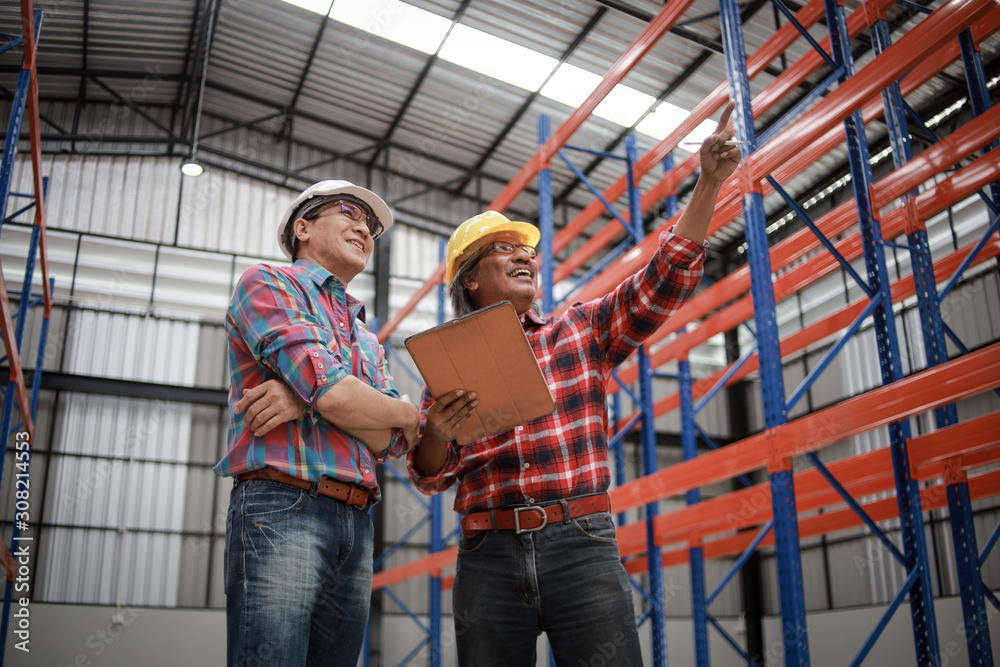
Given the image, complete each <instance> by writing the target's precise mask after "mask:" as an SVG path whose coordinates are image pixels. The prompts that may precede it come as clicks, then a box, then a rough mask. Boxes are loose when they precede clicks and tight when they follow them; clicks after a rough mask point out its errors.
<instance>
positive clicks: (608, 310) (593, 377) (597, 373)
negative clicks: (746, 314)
mask: <svg viewBox="0 0 1000 667" xmlns="http://www.w3.org/2000/svg"><path fill="white" fill-rule="evenodd" d="M704 259H705V251H704V247H703V246H702V245H699V244H697V243H695V242H693V241H690V240H688V239H685V238H683V237H680V236H674V235H673V234H672V233H670V232H669V231H667V232H663V233H662V234H661V236H660V247H659V250H658V251H657V252H656V253H655V254H654V255H653V257H652V259H650V261H649V264H648V265H647V266H646V268H645V269H643V270H642V271H640V272H638V273H637V274H635V275H634V276H632V277H631V278H629V279H628V280H626V281H625V282H623V283H622V284H621V285H619V286H618V287H617V288H616V289H615V290H614V291H613V292H611V293H610V294H608V295H606V296H604V297H602V298H600V299H596V300H594V301H590V302H588V303H576V304H574V305H573V306H572V307H570V308H569V309H568V310H567V311H566V313H565V314H563V315H561V316H559V317H556V318H551V319H542V318H540V317H538V316H537V315H536V314H535V313H534V312H533V311H528V312H527V313H525V314H524V316H522V318H521V324H522V326H523V327H524V332H525V335H526V336H527V338H528V342H529V343H530V344H531V349H532V350H534V352H535V358H536V359H538V364H539V365H540V366H541V368H542V372H543V373H544V374H545V379H546V381H547V382H548V385H549V389H551V390H552V395H553V396H554V397H555V402H556V409H555V411H554V412H552V414H549V415H546V416H545V417H540V418H538V419H536V420H534V421H531V422H528V423H526V424H523V425H521V426H518V427H516V428H513V429H511V430H509V431H506V432H504V433H500V434H497V435H494V436H491V437H489V438H484V439H482V440H479V441H477V442H474V443H472V444H470V445H467V446H465V447H461V448H459V447H458V446H457V445H456V444H455V443H454V442H452V443H451V445H450V446H449V447H448V457H447V460H446V461H445V464H444V466H443V467H442V468H441V470H440V471H438V473H437V474H435V475H430V476H423V475H421V474H420V473H419V472H418V471H417V470H416V469H415V468H414V466H413V461H414V454H415V449H412V450H410V452H409V454H408V459H407V460H408V468H409V471H410V477H411V479H413V482H414V483H415V484H416V485H417V487H418V488H419V489H420V490H421V491H423V492H424V493H426V494H434V493H439V492H441V491H444V490H445V489H447V488H448V487H450V486H451V485H452V484H454V483H455V481H456V480H457V481H458V494H457V497H456V498H455V511H456V512H458V513H459V514H469V513H472V512H477V511H482V510H486V509H490V508H496V507H509V506H512V505H523V504H536V503H544V502H547V501H553V500H560V499H562V498H570V497H572V496H577V495H581V494H587V493H599V492H603V491H607V489H608V487H609V486H610V483H611V474H610V472H611V471H610V465H609V463H608V439H607V432H608V413H607V410H606V407H605V402H606V401H605V398H606V396H607V385H608V381H609V380H610V378H611V372H612V371H613V370H614V369H615V367H617V366H618V365H619V364H621V363H622V362H623V361H625V359H627V358H628V356H629V355H630V354H632V352H633V351H634V350H635V349H636V348H637V347H638V346H639V345H640V344H642V342H643V341H644V340H645V339H646V338H647V337H648V336H650V335H651V334H652V333H653V332H654V331H656V329H657V328H658V327H659V326H660V325H661V324H663V323H664V322H665V321H666V320H667V318H669V317H670V316H671V315H672V314H673V313H674V312H675V311H676V310H677V309H678V308H679V307H680V306H681V304H682V303H683V302H684V301H685V299H687V298H688V297H689V296H690V295H691V293H692V292H693V291H694V288H695V286H696V285H697V284H698V282H699V281H700V280H701V274H702V270H703V264H704ZM433 402H434V399H433V398H431V397H430V396H429V395H428V393H427V391H426V387H425V388H424V397H423V401H422V403H421V406H420V407H421V428H423V425H424V415H425V414H426V412H427V408H429V407H430V406H431V405H432V404H433Z"/></svg>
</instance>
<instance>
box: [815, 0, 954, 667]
mask: <svg viewBox="0 0 1000 667" xmlns="http://www.w3.org/2000/svg"><path fill="white" fill-rule="evenodd" d="M824 6H825V9H826V18H827V27H828V29H829V31H830V45H831V50H832V55H833V57H834V59H835V60H836V62H837V63H838V65H842V66H843V67H844V72H845V74H844V76H843V78H842V81H843V80H845V79H847V78H848V77H850V76H852V75H853V74H854V62H853V56H852V54H851V50H850V43H849V34H848V31H847V22H846V20H845V17H844V8H843V6H842V5H840V4H838V3H837V2H836V0H824ZM844 131H845V134H846V138H847V149H848V160H849V163H850V168H851V177H852V178H851V184H852V187H853V189H854V198H855V204H856V207H857V213H858V219H859V225H860V228H861V239H862V246H863V249H864V257H865V268H866V269H867V278H868V284H869V285H870V286H871V288H872V291H873V294H875V295H877V296H878V295H880V296H881V299H882V300H881V303H880V304H879V305H878V307H877V308H876V309H875V311H874V312H873V314H872V318H873V320H874V330H875V339H876V343H877V347H878V356H879V368H880V370H881V375H882V383H883V384H889V383H891V382H895V381H897V380H899V379H901V378H902V367H901V359H900V353H899V342H898V340H897V335H896V325H895V320H894V317H893V312H892V292H891V290H890V286H889V285H890V281H889V274H888V270H887V268H886V263H885V246H884V245H883V239H882V226H881V223H880V221H879V219H878V217H877V216H876V215H875V212H874V207H873V205H872V201H871V198H870V192H871V185H872V181H873V178H872V173H871V164H870V163H869V161H868V156H869V151H868V142H867V139H866V138H865V132H864V119H863V118H862V116H861V112H860V110H857V111H855V112H854V113H852V114H851V115H850V116H849V117H848V118H847V119H845V120H844ZM904 150H905V149H904ZM909 437H910V424H909V422H908V421H902V422H897V423H895V424H890V425H889V447H890V450H891V455H892V462H893V472H894V475H895V481H896V502H897V505H898V508H899V520H900V532H901V535H902V538H903V546H904V550H903V554H904V556H905V558H906V561H907V563H906V569H907V573H908V574H913V573H914V572H915V573H916V577H915V580H914V583H913V586H912V588H911V589H910V612H911V615H912V618H913V637H914V642H915V645H916V657H917V663H918V664H920V665H939V664H940V660H941V653H940V650H939V648H938V634H937V623H936V620H935V616H934V598H933V590H932V587H931V581H930V568H929V563H928V556H927V543H926V538H925V534H924V521H923V515H922V512H921V506H920V488H919V485H918V483H917V481H916V480H915V479H913V477H912V475H911V473H910V463H909V454H908V452H907V442H906V441H907V439H908V438H909Z"/></svg>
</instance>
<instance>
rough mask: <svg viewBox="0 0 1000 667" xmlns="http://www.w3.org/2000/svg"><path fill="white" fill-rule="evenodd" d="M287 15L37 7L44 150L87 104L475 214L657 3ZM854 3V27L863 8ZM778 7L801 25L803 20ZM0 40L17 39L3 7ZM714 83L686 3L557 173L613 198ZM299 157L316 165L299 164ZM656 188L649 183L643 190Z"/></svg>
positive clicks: (715, 52) (907, 13)
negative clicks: (62, 113)
mask: <svg viewBox="0 0 1000 667" xmlns="http://www.w3.org/2000/svg"><path fill="white" fill-rule="evenodd" d="M296 2H297V3H298V4H291V3H289V2H284V1H283V0H155V1H153V0H139V1H137V0H130V1H128V2H109V1H106V0H104V1H102V0H56V1H53V2H47V1H40V2H37V3H36V9H41V10H43V12H44V20H43V26H42V33H41V38H40V40H39V58H38V68H39V96H40V99H41V100H42V117H43V133H44V137H45V147H46V149H47V150H60V151H76V152H86V151H87V150H92V149H94V148H95V142H94V141H93V139H94V136H93V131H91V133H90V134H82V133H81V129H80V128H79V127H78V122H79V118H80V113H81V112H82V111H83V110H84V109H86V108H87V107H88V105H95V104H113V105H117V106H118V107H119V108H121V107H122V106H123V105H124V106H127V107H128V108H129V109H130V110H132V111H134V112H135V113H136V114H139V116H140V117H141V118H143V119H145V121H144V124H143V123H139V125H138V126H137V125H135V124H133V125H132V126H130V129H128V130H127V131H126V130H125V129H123V128H120V127H117V126H116V125H115V124H114V123H108V127H107V130H106V131H102V132H101V134H100V137H99V139H100V143H101V145H102V146H105V147H106V146H107V145H114V146H115V148H116V150H120V151H124V152H129V151H132V152H135V153H136V154H143V155H149V154H161V155H163V154H169V155H176V156H178V158H181V157H183V156H186V155H188V154H190V153H191V152H196V153H197V157H198V159H199V160H200V161H202V162H203V163H205V164H206V165H208V166H209V167H210V168H212V167H219V168H226V169H231V170H234V171H239V172H242V173H248V174H251V175H254V176H256V177H260V178H264V179H266V180H270V181H272V182H277V183H281V184H285V185H288V186H289V187H292V188H299V187H301V186H302V185H303V184H305V183H309V182H312V181H313V180H316V174H317V173H327V172H334V173H335V172H336V168H337V165H338V163H346V162H349V163H351V164H352V165H353V166H354V167H358V166H361V167H364V168H367V170H368V173H371V174H382V175H384V174H393V175H398V176H405V177H407V178H409V179H413V180H415V181H417V182H418V183H419V184H420V185H421V186H422V187H423V188H425V190H424V191H426V192H435V193H438V194H441V193H443V194H446V195H447V196H450V197H459V196H463V197H472V198H475V199H476V200H477V202H479V203H480V204H481V205H483V206H485V205H486V204H487V203H489V202H490V201H491V200H492V199H493V198H494V197H495V196H496V195H497V194H498V193H499V192H500V191H501V190H502V189H503V188H504V186H505V185H506V184H507V183H508V182H509V180H510V179H511V178H512V177H513V176H514V175H515V174H516V173H517V172H518V170H519V169H520V168H521V167H522V166H523V165H524V164H525V163H526V162H527V161H528V160H529V159H530V158H531V156H532V155H533V154H534V152H535V150H536V148H537V145H538V125H539V118H540V117H543V116H545V117H547V118H548V119H549V124H550V129H551V130H554V129H555V128H557V127H558V126H559V125H560V124H561V123H562V122H563V121H565V119H566V118H567V117H568V116H569V114H570V113H571V112H572V111H573V109H574V107H575V105H578V104H579V103H580V102H582V101H583V99H584V98H585V97H586V95H587V94H588V93H589V92H590V91H591V90H592V89H593V86H594V85H595V84H596V82H597V81H599V80H600V77H601V76H603V74H604V73H605V72H606V71H607V70H608V69H609V68H610V67H611V66H612V64H613V63H614V62H615V61H616V59H617V58H618V57H619V56H620V55H621V54H622V53H623V52H624V51H625V50H626V49H627V48H628V47H629V45H630V44H631V43H632V42H633V41H634V40H635V39H636V38H637V36H639V34H640V33H641V32H642V31H643V29H644V28H646V26H647V25H648V23H649V21H650V20H651V19H652V18H653V17H654V16H655V15H656V14H657V13H658V12H660V11H661V10H662V9H663V5H662V4H661V3H659V2H654V1H651V0H613V1H607V2H595V1H592V0H580V1H572V2H571V1H569V0H559V1H555V2H553V1H550V0H517V1H516V2H513V1H511V0H408V2H399V1H397V0H336V2H330V1H329V0H296ZM847 4H848V7H847V9H848V11H850V10H852V9H854V8H855V7H857V5H858V3H857V2H856V1H852V2H849V3H847ZM937 4H940V3H939V2H935V3H931V4H930V6H931V7H933V6H936V5H937ZM300 5H301V6H300ZM786 5H787V6H788V7H789V8H790V9H791V10H792V11H796V10H797V9H799V8H800V6H799V5H796V4H795V2H786ZM741 9H742V13H743V21H744V39H745V42H746V51H747V53H748V54H750V53H753V52H754V51H755V50H756V49H757V47H759V46H760V45H761V44H762V43H763V42H764V41H765V40H766V39H767V38H768V37H769V36H770V35H771V34H773V32H774V31H775V29H776V27H777V26H780V25H782V24H784V23H785V22H786V19H785V18H784V17H783V16H781V14H780V13H779V12H778V10H777V9H775V7H774V6H773V5H772V4H771V3H770V2H767V1H766V0H750V1H749V2H745V3H743V4H742V5H741ZM918 9H919V6H918V5H917V4H907V5H905V6H903V5H899V6H897V7H896V8H894V9H893V10H892V11H891V13H890V15H889V19H890V24H891V26H892V27H893V29H894V31H895V32H896V33H897V34H898V33H901V32H903V31H905V30H906V29H907V27H908V26H909V25H911V22H912V21H914V20H917V17H918V16H919V11H918ZM0 32H5V33H11V34H14V35H19V34H20V32H21V24H20V13H19V8H18V7H16V6H14V5H13V3H7V4H5V6H4V7H2V8H0ZM824 32H825V28H824V27H823V26H822V25H817V26H816V27H815V28H814V29H813V30H812V33H813V34H814V35H815V36H817V38H820V37H822V36H823V34H824ZM995 37H996V36H994V38H991V40H992V39H995ZM852 47H853V49H854V52H855V57H856V58H857V59H858V62H859V63H861V62H863V61H864V59H865V58H870V57H871V56H872V53H871V44H870V42H869V41H868V39H867V37H860V38H858V39H857V40H855V41H854V43H853V44H852ZM809 48H810V47H809V45H808V44H807V43H806V41H805V40H799V41H798V43H796V45H794V46H793V47H792V49H791V50H790V52H789V53H788V54H787V55H786V56H785V57H784V58H781V59H778V60H775V61H774V62H772V63H771V64H770V65H769V66H768V68H767V69H766V71H765V72H763V73H762V74H761V75H759V76H758V77H757V78H755V79H754V81H753V84H752V88H753V91H754V92H755V93H756V92H758V91H760V90H761V89H762V88H763V87H764V86H766V85H767V84H768V83H770V82H771V81H773V80H774V78H775V77H776V76H777V75H779V74H780V73H781V72H782V71H784V70H785V69H786V68H787V67H788V66H789V65H790V64H792V63H793V62H794V61H795V59H796V58H797V57H800V56H801V55H802V54H803V53H805V52H806V51H807V50H809ZM996 51H997V48H996V42H995V41H991V42H988V43H987V44H985V45H984V48H983V60H984V62H985V65H986V69H987V72H988V73H992V74H991V75H992V76H995V72H996V69H997V67H996V63H997V58H996V55H997V54H996ZM18 60H19V59H18ZM504 65H513V67H506V68H505V67H503V66H504ZM17 67H18V65H17V64H16V61H15V60H12V59H10V58H6V59H4V60H2V61H0V95H2V96H4V97H6V98H7V99H10V98H11V97H12V95H13V91H14V88H15V86H16V72H17ZM501 70H505V71H501ZM484 71H485V72H488V73H483V72H484ZM827 74H829V70H820V71H818V72H817V73H816V75H815V76H814V77H812V78H810V79H809V80H808V81H807V83H806V84H805V85H803V86H802V87H801V88H800V89H799V90H798V91H797V93H796V94H795V95H794V96H790V99H787V100H783V101H782V103H781V104H779V105H778V106H777V109H776V110H774V111H772V112H770V113H769V114H767V115H766V116H765V117H763V118H759V119H758V121H757V122H758V132H761V131H763V130H764V129H766V127H767V126H768V125H769V124H771V123H773V122H775V120H776V119H777V118H779V117H780V116H781V114H783V113H784V112H785V111H787V110H789V109H793V108H794V105H795V104H796V102H797V101H798V100H799V99H801V97H802V96H804V95H805V94H806V92H807V91H808V90H809V89H810V88H812V87H813V85H814V84H815V83H817V82H818V81H820V80H821V79H822V78H823V77H825V76H826V75H827ZM571 75H572V76H571ZM500 77H502V78H500ZM588 77H589V78H588ZM723 81H725V64H724V58H723V55H722V44H721V38H720V25H719V17H718V5H717V3H715V2H710V1H709V0H696V1H695V2H694V3H693V5H692V8H691V9H690V10H689V11H688V12H686V14H685V15H684V17H682V19H681V20H680V21H678V22H677V23H676V24H675V26H674V27H673V28H672V29H671V30H670V32H669V33H668V34H667V35H665V36H664V37H663V38H662V39H660V40H659V41H658V42H657V43H656V44H655V46H653V48H652V49H651V51H650V52H649V54H648V55H646V57H645V58H643V59H642V60H641V61H640V62H639V63H638V64H637V65H636V66H635V67H634V68H633V69H632V70H631V72H630V73H629V74H628V76H627V77H626V78H625V79H624V81H623V82H622V84H621V85H620V86H619V88H618V89H617V90H616V91H615V93H614V96H615V97H616V99H618V100H624V104H623V105H621V106H618V107H617V108H612V107H611V106H610V102H609V103H608V106H605V107H603V108H601V109H598V112H599V114H601V115H602V116H604V117H601V116H599V115H595V116H592V117H591V118H590V119H588V120H587V121H586V122H585V123H584V124H583V126H582V127H581V128H580V130H579V131H577V132H576V133H575V134H574V135H573V137H572V139H571V143H572V144H573V145H575V146H578V147H583V148H586V149H588V150H589V151H592V152H582V151H573V154H572V155H570V156H568V157H569V158H570V160H571V161H572V162H573V163H574V165H575V166H576V167H577V169H578V170H579V172H580V173H581V174H583V175H585V176H586V178H587V179H589V180H591V181H592V182H593V185H594V187H596V188H598V189H599V190H604V189H605V188H607V187H608V186H609V185H610V184H611V183H613V182H614V181H615V180H617V179H618V178H620V177H621V175H622V174H623V173H624V170H623V165H622V162H621V160H620V159H617V158H616V157H609V156H607V155H604V154H603V153H615V154H618V155H620V154H622V153H623V140H624V138H625V137H626V136H627V135H629V134H630V133H633V134H634V136H635V139H636V143H637V145H638V148H639V151H640V153H641V152H642V150H643V149H644V148H649V147H651V146H652V145H654V144H655V143H656V141H658V140H659V139H660V138H662V137H663V136H665V135H666V134H667V131H668V130H669V129H670V128H671V127H672V126H673V125H672V124H671V123H673V124H674V125H675V124H676V123H677V122H679V120H680V119H683V118H684V117H685V115H686V114H687V112H688V111H690V110H691V109H692V108H694V106H695V105H696V104H697V103H698V102H699V101H701V100H702V99H703V98H704V97H706V95H708V93H710V92H711V91H712V90H713V89H715V88H716V86H718V85H719V84H720V83H721V82H723ZM964 85H965V84H964V80H963V79H962V78H961V71H960V70H959V71H958V72H957V73H956V72H955V71H954V69H951V70H948V71H946V73H945V74H943V75H942V76H940V77H937V78H936V79H935V80H934V81H932V82H931V83H930V84H928V85H927V86H925V88H924V91H923V92H922V93H920V94H919V95H916V96H915V99H908V101H909V102H910V104H911V106H914V107H916V108H917V109H918V110H924V111H927V112H935V110H936V109H939V108H943V107H944V106H945V105H946V104H949V103H951V102H954V101H955V100H956V99H958V98H960V97H962V96H963V95H964ZM57 102H59V103H62V104H63V106H64V107H65V106H66V105H68V104H71V105H72V107H73V108H74V109H75V110H76V112H75V113H74V115H73V117H59V118H55V117H49V116H47V115H46V109H47V107H46V104H47V103H49V104H54V103H57ZM921 107H923V108H924V109H921ZM152 110H156V111H155V112H154V111H152ZM111 120H114V119H111ZM137 127H138V129H136V128H137ZM247 128H250V129H253V130H256V131H258V132H259V133H260V134H261V135H262V136H266V137H268V146H269V147H271V148H273V147H274V146H282V147H284V148H285V149H284V150H262V149H261V147H260V146H255V145H250V146H247V145H245V142H244V144H242V145H233V142H232V141H228V140H227V139H228V138H230V137H231V136H232V134H233V133H234V132H236V131H238V130H246V129H247ZM869 131H870V137H869V138H870V140H873V136H874V140H873V141H876V142H877V140H878V139H877V138H878V136H879V135H880V134H884V130H883V129H882V128H881V127H875V128H869ZM301 148H311V149H315V150H317V151H321V152H322V153H323V154H324V155H325V156H326V157H325V158H324V159H322V160H319V161H317V160H315V159H313V160H312V161H311V162H307V161H303V158H301V156H302V155H304V154H306V153H304V152H303V151H302V150H299V149H301ZM678 153H679V157H681V158H682V157H684V156H686V155H687V153H685V152H683V151H678ZM309 154H310V155H312V154H313V153H309ZM844 173H846V165H845V158H844V156H843V155H839V154H836V153H833V154H830V155H829V156H827V157H826V158H825V159H824V160H822V161H820V162H819V163H817V164H816V165H814V166H813V167H812V168H811V169H809V170H807V171H806V172H804V173H803V174H802V175H801V176H800V177H798V179H797V181H796V183H794V184H790V185H789V189H791V190H792V191H795V192H797V193H798V194H800V195H802V196H812V195H815V194H816V193H818V192H821V191H823V190H824V189H829V186H830V185H831V184H833V183H836V182H837V181H838V179H842V177H843V175H844ZM661 175H662V172H661V173H651V174H649V175H647V176H646V177H645V178H644V179H643V181H642V183H643V186H644V187H648V186H649V185H651V184H652V183H654V182H655V181H656V180H658V179H659V178H660V176H661ZM553 181H554V183H553V194H554V198H555V205H556V211H557V215H556V218H557V224H559V222H560V221H562V220H564V218H565V215H567V214H566V213H564V216H563V217H560V213H559V212H560V211H561V210H562V211H565V212H568V215H572V214H574V213H575V212H576V211H577V210H579V209H580V208H582V207H583V206H585V205H586V204H588V203H590V202H591V201H593V198H594V197H593V194H592V192H591V190H590V189H588V187H587V185H586V184H585V182H584V181H583V180H582V179H581V178H580V176H579V175H578V174H577V173H574V171H572V170H571V169H570V168H569V167H568V166H566V165H564V164H556V163H553ZM370 185H371V186H372V187H374V188H376V189H378V188H379V185H380V184H379V182H377V181H375V180H373V182H372V183H370ZM689 185H690V184H686V185H685V187H689ZM421 192H422V191H421ZM421 192H417V193H416V194H417V195H419V194H420V193H421ZM414 196H415V195H414V193H413V192H409V193H408V194H407V195H406V197H405V198H403V197H400V198H399V199H398V200H397V201H390V203H391V204H393V205H394V206H396V207H397V208H399V209H401V210H405V209H406V206H407V202H406V199H412V198H413V197H414ZM389 199H390V200H392V199H393V197H392V193H390V196H389ZM536 202H537V190H534V189H529V191H528V192H526V193H525V194H524V195H522V196H521V197H520V198H518V199H517V200H516V201H515V202H514V204H513V205H512V207H511V210H513V211H514V212H515V213H517V214H518V215H520V216H523V217H526V218H529V219H530V218H531V216H533V215H535V214H536V212H537V203H536ZM621 206H622V205H621V204H619V207H620V208H621ZM785 213H786V211H785V210H782V207H781V205H777V206H774V208H773V210H772V211H770V216H771V219H772V221H778V222H779V223H780V222H781V221H782V220H784V219H787V218H788V217H789V216H786V215H785ZM783 216H784V217H783ZM449 222H452V223H453V221H449ZM741 243H742V234H741V231H740V228H739V226H738V225H733V226H731V228H729V229H727V230H723V231H722V232H721V233H720V234H719V235H717V237H716V238H715V239H714V240H713V250H714V251H715V253H716V254H719V253H732V252H733V251H734V250H735V249H737V248H738V246H739V245H740V244H741Z"/></svg>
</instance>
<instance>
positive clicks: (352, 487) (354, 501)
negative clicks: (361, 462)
mask: <svg viewBox="0 0 1000 667" xmlns="http://www.w3.org/2000/svg"><path fill="white" fill-rule="evenodd" d="M233 479H234V480H236V481H237V482H243V481H246V480H248V479H269V480H271V481H272V482H281V483H283V484H291V485H292V486H297V487H298V488H300V489H305V490H306V491H308V490H309V489H310V488H312V485H313V483H312V482H310V481H309V480H307V479H301V478H299V477H293V476H291V475H289V474H287V473H283V472H281V471H280V470H278V469H276V468H270V467H268V468H260V469H259V470H251V471H250V472H245V473H241V474H239V475H234V476H233ZM318 493H319V494H320V495H321V496H328V497H330V498H336V499H337V500H340V501H342V502H344V503H346V504H348V505H353V506H354V507H360V508H361V509H368V504H369V502H371V493H370V492H369V491H368V490H367V489H363V488H361V487H360V486H358V485H357V484H348V483H347V482H341V481H339V480H336V479H329V478H327V477H324V478H323V479H321V480H320V482H319V489H318Z"/></svg>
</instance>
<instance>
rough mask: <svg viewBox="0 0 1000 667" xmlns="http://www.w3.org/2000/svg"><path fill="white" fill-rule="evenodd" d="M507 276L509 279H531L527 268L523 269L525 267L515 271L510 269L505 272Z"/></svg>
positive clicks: (529, 270)
mask: <svg viewBox="0 0 1000 667" xmlns="http://www.w3.org/2000/svg"><path fill="white" fill-rule="evenodd" d="M507 275H508V276H510V277H511V278H531V277H533V274H532V273H531V269H528V268H525V267H519V268H516V269H511V270H510V271H508V272H507Z"/></svg>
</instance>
